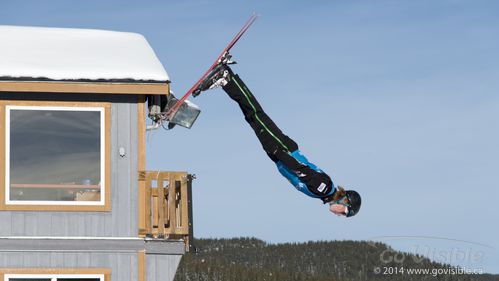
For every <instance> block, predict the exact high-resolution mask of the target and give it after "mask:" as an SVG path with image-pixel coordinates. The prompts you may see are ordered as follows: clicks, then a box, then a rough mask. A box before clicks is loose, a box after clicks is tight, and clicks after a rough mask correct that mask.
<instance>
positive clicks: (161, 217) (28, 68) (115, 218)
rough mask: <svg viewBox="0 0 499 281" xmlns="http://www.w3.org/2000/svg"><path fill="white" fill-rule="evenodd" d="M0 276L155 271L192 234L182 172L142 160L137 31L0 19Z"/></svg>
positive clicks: (162, 87) (151, 78) (161, 274)
mask: <svg viewBox="0 0 499 281" xmlns="http://www.w3.org/2000/svg"><path fill="white" fill-rule="evenodd" d="M0 41H1V42H2V44H0V281H16V280H44V281H49V280H51V281H63V280H75V281H76V280H85V281H89V280H90V281H96V280H99V281H111V280H112V281H132V280H139V281H159V280H162V281H166V280H173V277H174V275H175V271H176V268H177V266H178V263H179V261H180V259H181V257H182V255H183V254H184V253H185V251H186V245H189V234H192V231H190V229H191V226H192V224H191V221H190V220H189V218H190V210H189V209H190V199H189V198H190V185H191V181H192V177H191V176H190V175H189V174H188V173H186V172H163V171H147V170H146V159H145V134H146V116H147V112H146V110H147V108H146V105H145V100H146V97H147V96H151V95H152V96H154V95H167V94H168V93H169V77H168V74H167V73H166V71H165V70H164V68H163V66H162V64H161V62H160V61H159V60H158V58H157V57H156V55H155V53H154V51H153V50H152V48H151V47H150V46H149V44H148V43H147V41H146V40H145V38H144V37H143V36H141V35H139V34H133V33H124V32H111V31H102V30H83V29H62V28H40V27H13V26H0Z"/></svg>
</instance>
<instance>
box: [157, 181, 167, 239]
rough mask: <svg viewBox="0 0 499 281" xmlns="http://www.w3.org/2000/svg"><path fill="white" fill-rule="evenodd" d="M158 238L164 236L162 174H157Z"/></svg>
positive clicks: (163, 187)
mask: <svg viewBox="0 0 499 281" xmlns="http://www.w3.org/2000/svg"><path fill="white" fill-rule="evenodd" d="M157 183H158V186H157V189H158V205H157V206H158V210H157V212H158V238H163V237H164V236H165V213H164V212H165V207H164V206H165V183H164V178H163V173H158V179H157Z"/></svg>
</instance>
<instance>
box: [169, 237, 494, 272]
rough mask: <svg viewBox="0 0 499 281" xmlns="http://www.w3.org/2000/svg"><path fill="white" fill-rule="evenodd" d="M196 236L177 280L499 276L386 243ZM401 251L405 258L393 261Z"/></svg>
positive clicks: (399, 255) (183, 261)
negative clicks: (465, 269) (283, 241)
mask: <svg viewBox="0 0 499 281" xmlns="http://www.w3.org/2000/svg"><path fill="white" fill-rule="evenodd" d="M195 241H196V244H195V246H196V247H197V253H189V254H186V255H185V256H184V257H183V258H182V261H181V264H180V267H179V269H178V271H177V275H176V277H175V281H212V280H213V281H214V280H216V281H229V280H237V281H256V280H258V281H263V280H266V281H326V280H327V281H350V280H352V281H360V280H404V281H411V280H453V281H454V280H456V281H471V280H477V281H478V280H480V281H481V280H483V281H485V280H487V281H489V280H490V281H492V280H499V275H485V274H484V275H469V274H457V273H459V272H458V270H457V268H455V267H451V266H450V265H444V264H438V263H433V262H431V261H430V260H428V259H426V258H424V257H421V256H416V255H411V254H407V253H401V252H396V251H394V250H392V249H391V248H390V247H389V246H387V245H386V244H383V243H371V242H356V241H324V242H307V243H299V244H267V243H265V242H264V241H261V240H258V239H255V238H234V239H198V240H195ZM395 254H397V260H398V261H400V259H403V261H402V262H397V263H396V262H393V261H392V262H387V260H390V257H394V256H395ZM381 256H383V258H381ZM401 257H402V258H401ZM417 270H428V272H423V271H419V272H418V271H417ZM452 271H453V272H454V274H451V273H452Z"/></svg>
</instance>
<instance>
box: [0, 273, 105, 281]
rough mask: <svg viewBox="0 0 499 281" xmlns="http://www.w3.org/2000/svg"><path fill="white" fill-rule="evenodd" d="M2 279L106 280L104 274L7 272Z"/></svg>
mask: <svg viewBox="0 0 499 281" xmlns="http://www.w3.org/2000/svg"><path fill="white" fill-rule="evenodd" d="M2 281H105V278H104V274H59V275H58V274H5V275H4V280H2Z"/></svg>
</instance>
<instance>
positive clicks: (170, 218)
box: [139, 171, 193, 246]
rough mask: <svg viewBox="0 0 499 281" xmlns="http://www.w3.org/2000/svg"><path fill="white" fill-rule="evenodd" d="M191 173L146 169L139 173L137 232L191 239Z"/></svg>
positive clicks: (145, 234) (166, 237) (162, 236)
mask: <svg viewBox="0 0 499 281" xmlns="http://www.w3.org/2000/svg"><path fill="white" fill-rule="evenodd" d="M192 178H193V177H192V176H191V175H189V174H187V173H186V172H158V171H145V172H141V173H140V174H139V188H140V190H139V216H140V219H139V235H140V236H142V237H150V238H158V239H184V241H185V242H186V245H187V246H189V245H190V242H191V240H192V238H191V237H192V220H191V218H192V216H191V213H192V207H191V204H190V202H191V195H190V191H191V182H192Z"/></svg>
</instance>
